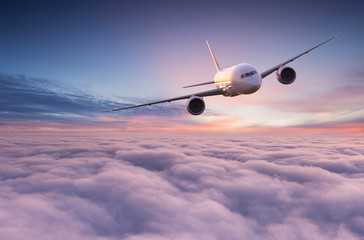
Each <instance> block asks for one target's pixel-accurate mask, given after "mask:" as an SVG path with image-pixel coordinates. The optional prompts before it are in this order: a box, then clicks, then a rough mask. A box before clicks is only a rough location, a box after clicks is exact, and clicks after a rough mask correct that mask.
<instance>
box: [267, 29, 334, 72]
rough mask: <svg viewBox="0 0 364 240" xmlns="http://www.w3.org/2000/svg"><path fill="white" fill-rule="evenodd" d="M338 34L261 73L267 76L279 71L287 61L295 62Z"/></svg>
mask: <svg viewBox="0 0 364 240" xmlns="http://www.w3.org/2000/svg"><path fill="white" fill-rule="evenodd" d="M338 35H339V34H337V35H335V36H333V37H332V38H330V39H327V40H326V41H324V42H322V43H320V44H318V45H316V46H314V47H313V48H310V49H308V50H306V51H304V52H303V53H301V54H299V55H297V56H295V57H293V58H291V59H288V60H287V61H285V62H282V63H281V64H278V65H277V66H275V67H272V68H271V69H268V70H267V71H265V72H262V73H261V74H260V75H261V76H262V78H265V77H266V76H268V75H269V74H271V73H272V72H274V71H277V70H278V69H279V68H280V67H282V66H284V65H286V64H287V63H289V62H293V61H294V60H296V59H297V58H299V57H301V56H302V55H305V54H306V53H309V52H311V51H312V50H314V49H315V48H318V47H319V46H321V45H323V44H325V43H327V42H328V41H330V40H332V39H334V38H336V37H337V36H338Z"/></svg>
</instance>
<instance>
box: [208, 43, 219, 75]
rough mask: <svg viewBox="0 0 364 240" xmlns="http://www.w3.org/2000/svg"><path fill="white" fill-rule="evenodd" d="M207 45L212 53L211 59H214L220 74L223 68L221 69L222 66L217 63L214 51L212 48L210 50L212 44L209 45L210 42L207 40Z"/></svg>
mask: <svg viewBox="0 0 364 240" xmlns="http://www.w3.org/2000/svg"><path fill="white" fill-rule="evenodd" d="M206 43H207V46H208V47H209V50H210V53H211V57H212V59H213V60H214V63H215V67H216V70H217V71H218V72H220V71H221V68H220V66H219V64H218V62H217V61H216V58H215V55H214V53H213V52H212V50H211V48H210V44H209V42H208V41H207V40H206Z"/></svg>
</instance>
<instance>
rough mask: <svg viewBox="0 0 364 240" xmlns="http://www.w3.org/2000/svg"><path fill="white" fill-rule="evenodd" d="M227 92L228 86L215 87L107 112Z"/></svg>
mask: <svg viewBox="0 0 364 240" xmlns="http://www.w3.org/2000/svg"><path fill="white" fill-rule="evenodd" d="M225 92H226V88H217V89H213V90H209V91H204V92H198V93H194V94H189V95H185V96H181V97H175V98H169V99H165V100H161V101H156V102H150V103H145V104H140V105H135V106H130V107H124V108H118V109H113V110H109V111H105V112H114V111H120V110H125V109H131V108H137V107H144V106H150V105H154V104H158V103H165V102H173V101H177V100H182V99H187V98H190V97H192V96H197V97H207V96H215V95H223V94H224V93H225Z"/></svg>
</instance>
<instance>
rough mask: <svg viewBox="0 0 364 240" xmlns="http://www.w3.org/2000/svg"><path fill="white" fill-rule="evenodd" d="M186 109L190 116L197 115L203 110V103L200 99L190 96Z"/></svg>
mask: <svg viewBox="0 0 364 240" xmlns="http://www.w3.org/2000/svg"><path fill="white" fill-rule="evenodd" d="M186 108H187V111H188V112H189V113H191V114H192V115H199V114H201V113H203V111H204V110H205V101H204V100H203V98H202V97H197V96H192V97H190V99H188V101H187V104H186Z"/></svg>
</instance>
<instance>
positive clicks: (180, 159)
mask: <svg viewBox="0 0 364 240" xmlns="http://www.w3.org/2000/svg"><path fill="white" fill-rule="evenodd" d="M0 151H1V153H2V157H1V158H0V161H1V168H0V176H1V178H0V180H1V185H0V199H1V200H0V209H1V211H0V212H1V214H0V222H1V224H0V238H1V239H23V238H24V239H39V238H40V239H64V238H65V237H66V238H68V239H85V238H87V239H196V238H197V239H221V238H226V239H242V238H244V239H245V238H252V239H348V238H349V239H360V238H362V237H363V236H364V232H363V229H364V225H363V224H364V218H363V216H364V204H363V201H362V199H363V197H364V193H363V191H362V189H363V187H364V186H363V185H364V178H363V172H364V165H363V164H362V161H363V155H364V151H363V141H362V138H343V137H340V138H323V137H322V138H318V137H317V138H308V137H306V138H305V137H301V138H299V137H297V138H283V137H255V138H253V137H247V136H237V135H219V136H216V135H209V134H205V135H199V136H197V135H193V134H173V135H172V134H171V135H166V134H164V135H163V134H161V135H156V134H154V135H151V134H149V135H148V134H141V133H139V134H138V133H135V134H131V133H125V132H115V133H111V132H99V133H71V132H70V133H56V132H53V133H52V134H49V133H48V134H39V133H34V134H33V133H24V134H19V135H16V134H11V133H8V134H2V135H1V138H0Z"/></svg>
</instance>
